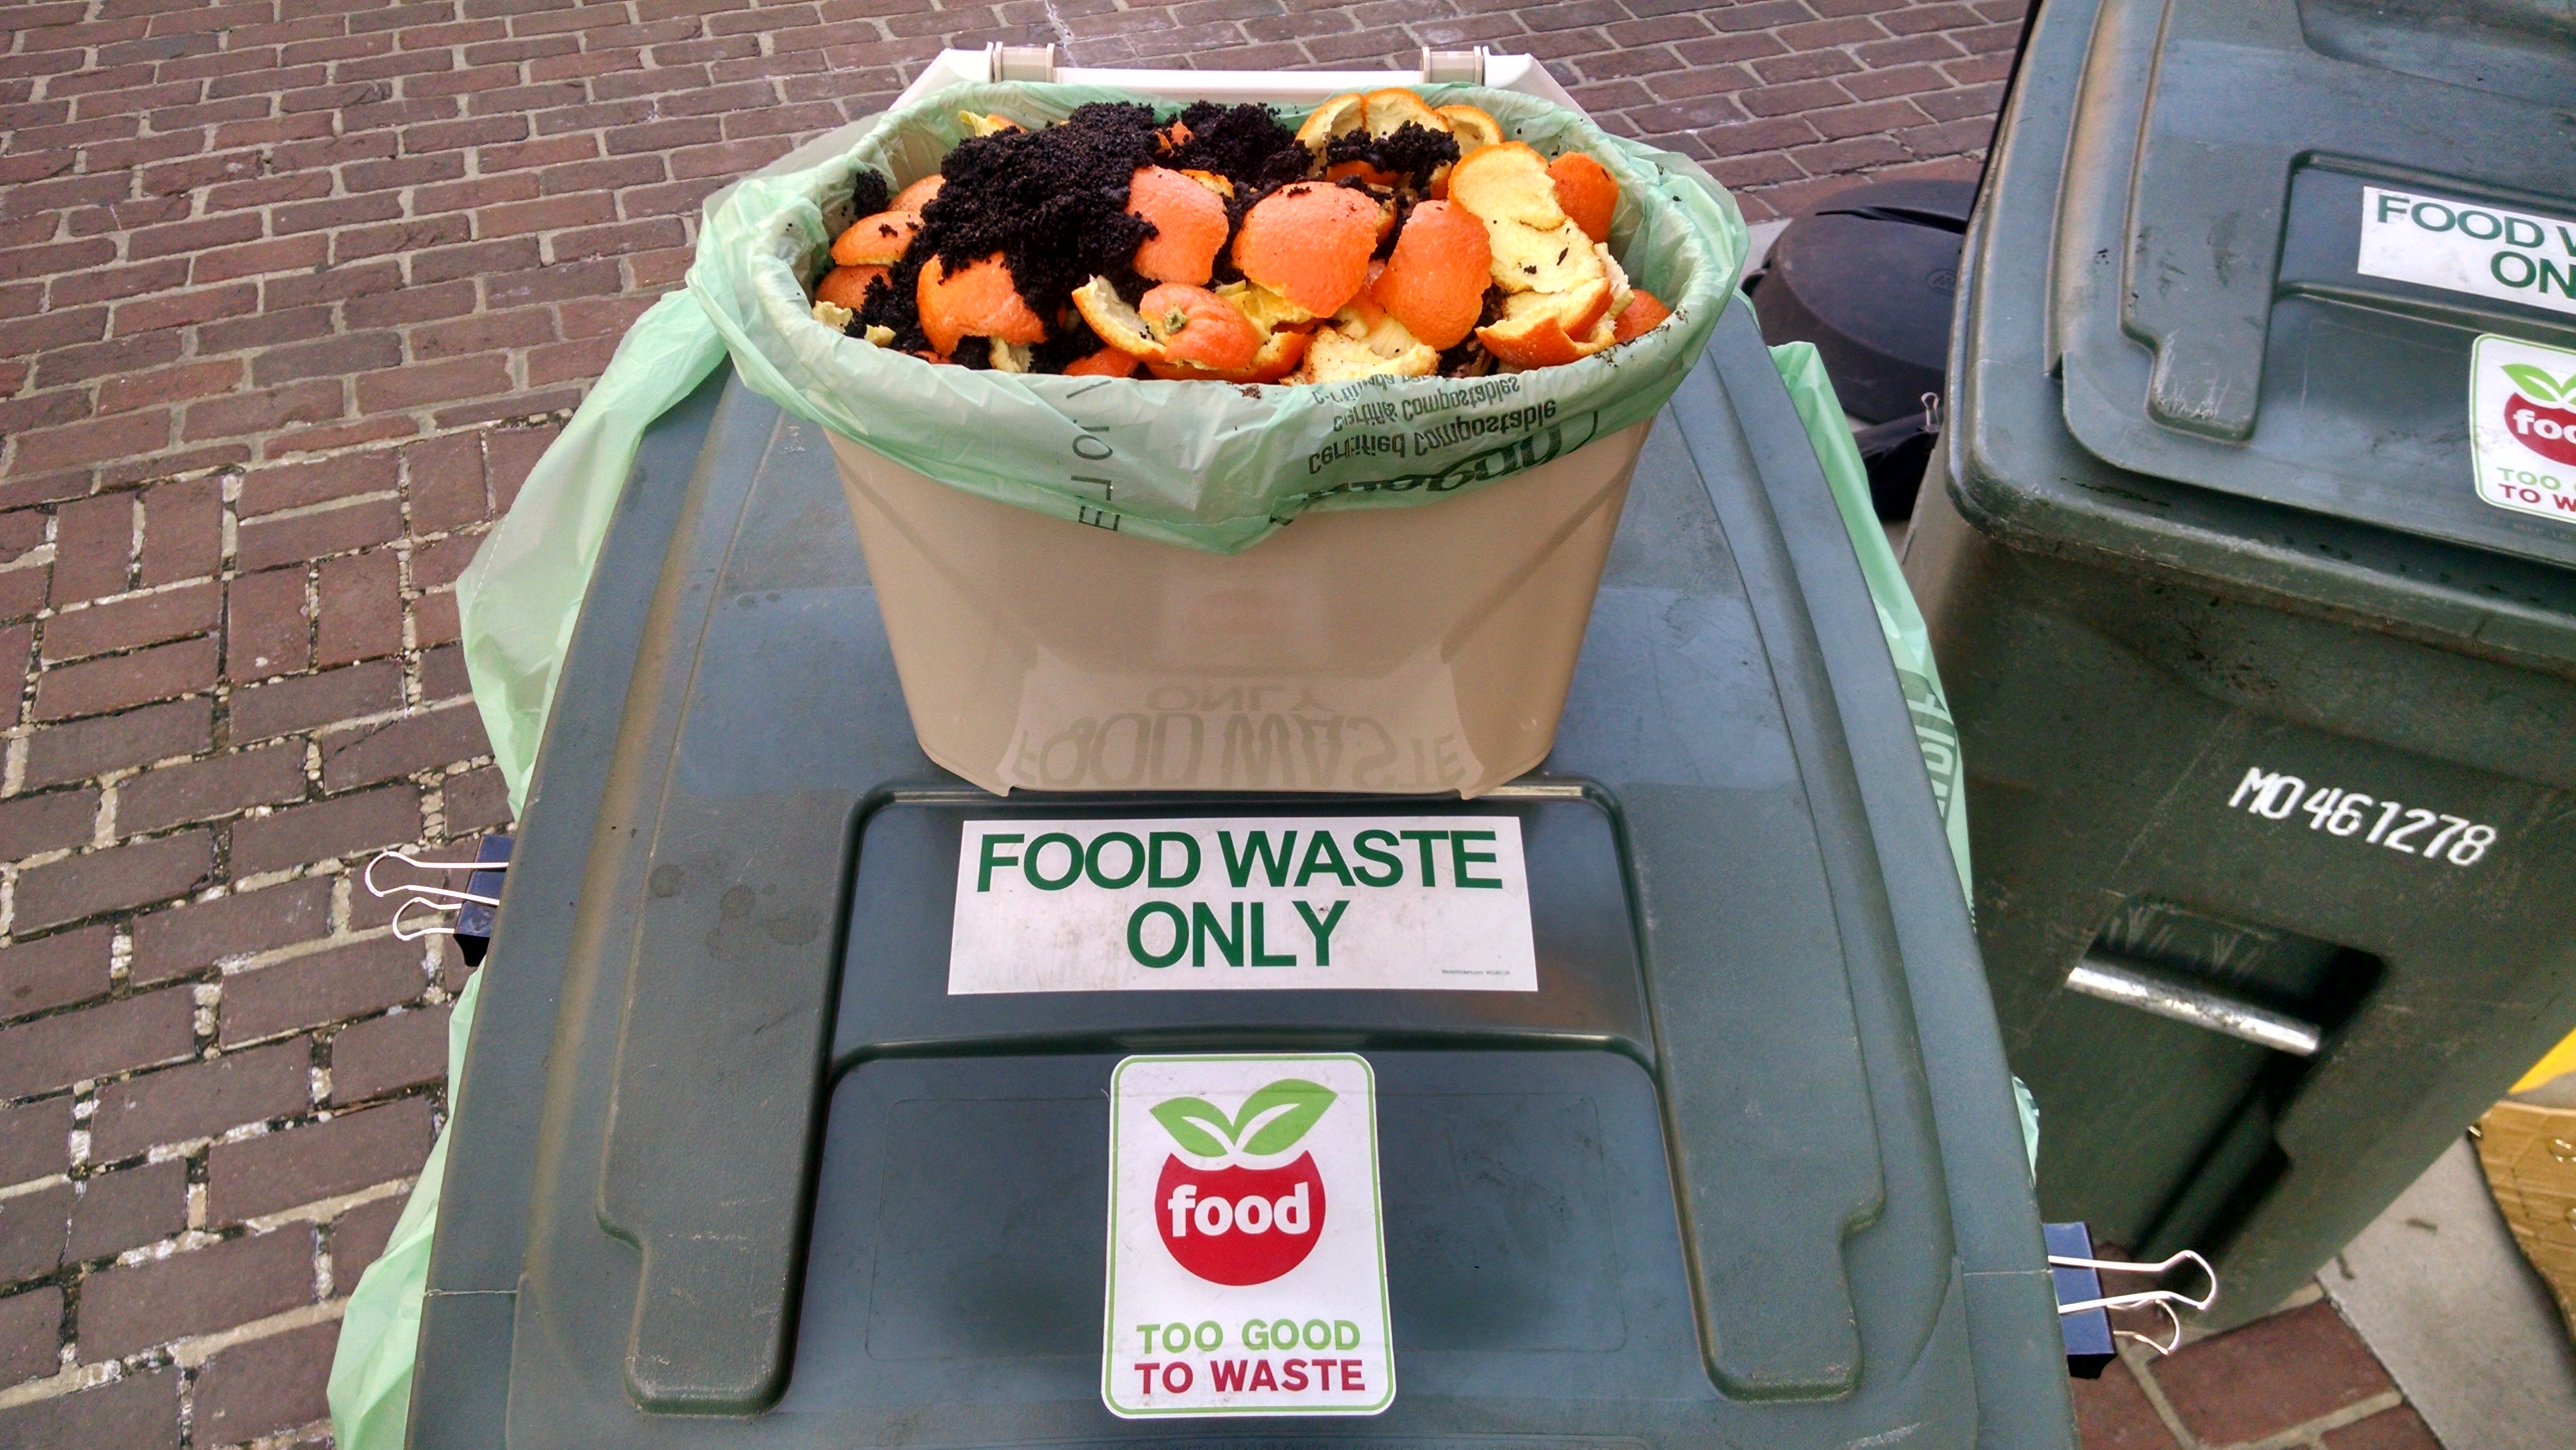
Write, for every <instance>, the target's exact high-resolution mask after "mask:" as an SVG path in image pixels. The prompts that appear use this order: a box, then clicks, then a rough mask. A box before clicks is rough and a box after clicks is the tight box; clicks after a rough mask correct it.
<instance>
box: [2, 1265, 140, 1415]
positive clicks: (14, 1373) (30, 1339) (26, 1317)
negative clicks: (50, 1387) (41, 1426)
mask: <svg viewBox="0 0 2576 1450" xmlns="http://www.w3.org/2000/svg"><path fill="white" fill-rule="evenodd" d="M62 1333H63V1291H62V1290H60V1289H57V1288H55V1287H53V1286H52V1285H50V1284H48V1285H45V1286H43V1287H41V1288H37V1289H30V1290H28V1291H27V1292H25V1293H23V1294H18V1295H16V1296H14V1297H11V1298H7V1299H0V1385H14V1384H16V1383H18V1382H19V1381H21V1380H30V1379H37V1378H40V1377H42V1376H44V1375H48V1374H51V1373H53V1372H54V1368H55V1366H56V1365H58V1364H60V1363H61V1362H62V1361H61V1345H62ZM176 1408H177V1406H176V1405H175V1404H174V1405H173V1406H172V1409H173V1410H174V1411H175V1410H176ZM173 1419H174V1421H175V1419H176V1416H175V1414H174V1415H173ZM8 1423H9V1420H8V1418H7V1416H6V1415H5V1414H0V1425H7V1424H8ZM174 1428H175V1425H174ZM11 1433H12V1434H20V1433H28V1422H26V1421H23V1420H22V1421H20V1422H19V1423H18V1425H17V1427H16V1428H15V1429H13V1430H12V1431H11ZM174 1438H175V1437H174ZM30 1443H33V1440H32V1436H31V1439H30ZM55 1443H56V1444H67V1443H72V1442H68V1441H63V1440H59V1439H58V1440H57V1441H56V1442H55Z"/></svg>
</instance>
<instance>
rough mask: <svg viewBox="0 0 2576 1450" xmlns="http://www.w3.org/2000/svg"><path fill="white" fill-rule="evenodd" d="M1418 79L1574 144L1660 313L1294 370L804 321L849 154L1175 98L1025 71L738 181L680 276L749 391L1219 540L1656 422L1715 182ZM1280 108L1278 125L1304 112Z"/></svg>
mask: <svg viewBox="0 0 2576 1450" xmlns="http://www.w3.org/2000/svg"><path fill="white" fill-rule="evenodd" d="M1414 90H1415V91H1416V92H1417V93H1418V94H1420V95H1421V96H1422V98H1423V99H1424V100H1426V101H1428V102H1429V103H1431V104H1432V105H1434V106H1442V105H1460V104H1464V105H1474V106H1481V107H1483V108H1484V109H1485V110H1486V111H1487V112H1489V113H1491V114H1492V116H1493V117H1494V119H1495V121H1496V122H1497V123H1498V124H1500V125H1501V127H1502V128H1503V132H1504V134H1505V135H1506V136H1507V137H1509V138H1511V139H1513V140H1520V141H1526V142H1528V143H1530V144H1531V145H1532V146H1534V147H1536V148H1537V149H1538V150H1539V151H1540V152H1541V153H1542V154H1545V155H1549V156H1553V155H1556V154H1558V153H1560V152H1563V151H1567V150H1581V151H1584V152H1586V153H1589V154H1590V155H1592V156H1593V157H1595V158H1597V159H1599V160H1600V162H1601V163H1602V164H1603V165H1604V166H1606V167H1608V168H1609V170H1610V172H1611V174H1612V175H1613V176H1615V177H1616V178H1617V179H1618V181H1619V188H1620V199H1619V209H1618V212H1617V215H1616V216H1615V218H1614V219H1613V220H1612V222H1611V229H1610V250H1611V253H1612V255H1614V256H1616V257H1618V258H1619V259H1620V260H1621V262H1622V264H1623V265H1624V266H1625V268H1626V269H1627V271H1628V274H1629V276H1630V278H1631V280H1633V281H1634V282H1635V284H1636V285H1638V286H1640V287H1643V288H1645V289H1646V290H1647V291H1649V292H1652V293H1654V294H1655V296H1656V297H1658V298H1660V299H1662V300H1663V301H1664V303H1665V304H1666V305H1668V306H1670V307H1671V308H1672V309H1673V317H1672V320H1671V321H1669V322H1667V323H1665V324H1664V325H1663V326H1662V327H1660V328H1658V329H1656V330H1655V331H1654V332H1651V333H1649V334H1647V335H1646V336H1645V337H1642V338H1639V339H1637V340H1636V341H1634V342H1631V343H1627V344H1625V345H1623V346H1619V347H1615V348H1612V349H1610V350H1608V351H1607V352H1603V353H1600V354H1598V355H1596V356H1593V357H1589V358H1586V359H1584V360H1582V361H1580V362H1575V363H1569V364H1567V365H1565V366H1563V367H1553V368H1544V369H1538V370H1534V371H1531V372H1524V373H1498V374H1495V375H1492V376H1489V377H1482V378H1394V377H1374V378H1365V379H1361V380H1359V381H1356V382H1349V383H1338V384H1329V385H1319V386H1302V387H1290V386H1285V385H1272V386H1268V387H1236V386H1228V385H1224V384H1218V383H1207V382H1161V381H1157V380H1152V379H1142V380H1138V379H1101V378H1088V377H1070V378H1069V377H1054V376H1045V375H1029V374H1015V373H1000V372H982V371H976V370H972V369H968V368H958V367H938V366H933V365H931V364H927V363H924V362H923V361H921V360H920V359H919V358H915V357H912V356H910V355H909V354H906V353H901V352H896V351H894V350H892V349H888V348H880V347H875V346H871V345H870V344H868V343H866V342H864V341H860V340H858V339H855V338H849V337H844V336H842V335H841V333H840V332H839V331H837V330H835V329H833V328H830V327H826V326H825V325H823V324H822V323H819V322H816V321H815V320H814V319H813V316H812V311H813V303H812V300H811V288H812V285H813V283H814V281H815V280H816V279H817V278H818V277H819V276H820V275H821V274H822V272H823V271H824V270H825V269H826V268H827V266H828V262H827V260H826V257H827V253H828V249H829V248H830V246H831V242H832V238H833V237H834V236H835V235H836V234H837V233H838V231H839V230H840V229H841V228H843V227H846V226H847V225H848V224H849V223H850V222H851V221H852V220H854V218H853V217H852V216H851V215H850V182H851V178H852V176H853V175H854V174H855V173H856V172H857V171H858V169H859V168H860V167H862V166H867V167H873V168H875V169H876V170H877V171H879V172H881V173H883V174H884V175H885V176H886V177H887V178H888V179H889V180H890V181H892V182H893V183H894V184H895V185H896V186H898V187H901V186H903V185H905V184H907V183H909V182H912V181H914V180H917V179H919V178H921V177H924V176H927V175H930V174H931V173H932V172H934V171H936V170H938V169H939V163H940V161H941V159H942V158H944V157H945V156H946V155H947V154H948V152H949V150H950V149H951V148H953V147H954V146H955V145H956V144H957V143H958V142H959V141H961V140H963V139H964V138H965V136H966V131H965V128H964V125H963V123H961V122H960V121H959V120H958V112H960V111H961V110H962V111H975V112H998V113H1000V114H1002V115H1004V116H1007V117H1009V118H1011V119H1013V120H1015V121H1019V122H1021V123H1023V124H1026V125H1029V126H1032V127H1036V126H1043V125H1046V124H1048V123H1051V122H1054V121H1059V120H1062V119H1063V118H1064V117H1066V116H1068V115H1070V114H1072V112H1073V110H1074V108H1075V107H1077V106H1081V105H1086V104H1089V103H1091V102H1094V101H1139V102H1143V103H1145V104H1148V105H1152V106H1154V107H1155V109H1156V111H1157V112H1158V113H1162V114H1169V113H1174V112H1177V111H1178V110H1179V109H1180V108H1179V107H1178V106H1177V105H1175V104H1173V103H1171V102H1153V101H1147V100H1146V99H1145V98H1144V97H1141V96H1137V95H1134V94H1132V93H1130V92H1126V91H1122V90H1117V89H1114V88H1111V87H1106V86H1088V85H1083V86H1077V85H1054V84H1037V83H992V84H985V85H965V86H952V87H950V88H948V89H946V90H943V91H940V92H938V93H936V94H934V95H932V96H930V97H929V98H927V99H925V100H922V101H920V102H917V103H915V104H913V105H911V106H907V107H904V108H903V109H900V110H897V111H892V112H889V113H887V115H886V117H885V119H884V121H883V123H882V124H880V125H879V126H877V127H876V129H875V130H873V131H872V132H870V133H869V134H868V136H867V137H866V138H865V139H864V140H862V141H860V142H859V143H858V144H857V145H856V146H855V147H853V148H851V149H850V150H849V151H848V152H847V153H845V154H843V155H841V156H838V157H835V158H833V159H831V160H829V161H826V162H824V163H823V164H821V165H818V166H814V167H810V168H808V169H805V170H801V171H795V172H788V173H783V174H779V175H772V176H759V177H754V178H752V179H750V180H748V181H745V182H744V183H743V184H742V185H741V186H740V187H738V188H736V189H735V190H734V192H733V193H732V195H730V196H729V197H727V198H726V199H725V200H724V202H723V203H722V204H721V205H719V206H715V207H712V208H710V209H709V211H708V214H707V219H706V224H705V226H704V228H703V229H702V230H701V231H700V232H699V235H698V257H697V263H696V265H694V266H692V267H691V268H690V269H689V291H690V292H691V293H692V294H693V295H695V296H696V297H697V298H698V300H699V301H700V302H701V303H702V304H704V306H705V307H706V310H707V315H708V316H709V317H710V318H711V319H713V321H714V323H715V325H716V329H717V330H718V331H719V332H721V333H723V334H724V340H725V346H726V348H727V350H728V351H730V352H731V353H732V354H733V363H734V368H735V371H736V372H737V373H739V374H740V375H741V377H742V380H743V382H744V384H745V385H747V386H748V387H750V388H751V389H752V390H753V391H754V392H757V393H759V394H760V395H761V396H763V397H765V398H768V399H769V400H770V401H772V402H775V403H777V404H778V405H779V406H780V407H782V408H785V409H786V410H787V411H789V412H791V413H794V414H796V415H797V416H799V417H801V418H805V419H808V420H810V421H812V422H814V423H818V424H820V425H822V426H823V427H825V428H828V429H830V430H831V431H833V432H835V433H838V434H840V435H842V436H843V437H846V438H849V439H852V440H854V441H856V442H858V443H861V444H863V445H865V446H866V447H868V448H870V449H873V450H875V451H876V452H878V453H880V454H883V455H884V456H885V457H887V458H889V459H891V460H893V461H894V462H896V463H899V464H902V465H903V466H905V467H907V468H910V469H913V470H915V471H916V472H919V473H923V474H926V475H928V476H929V477H931V478H935V479H937V480H939V481H940V482H942V483H945V484H948V485H950V486H952V487H955V488H960V489H964V490H965V491H967V492H969V493H973V494H977V495H980V496H982V497H984V498H989V499H993V500H995V501H997V502H1000V503H1007V504H1012V505H1015V506H1017V507H1020V508H1025V509H1031V510H1034V511H1036V512H1039V513H1045V514H1053V515H1055V516H1056V517H1058V518H1063V519H1072V520H1078V521H1080V522H1084V523H1092V524H1098V525H1101V526H1103V527H1114V528H1116V529H1117V530H1119V531H1120V532H1121V533H1126V534H1132V535H1136V536H1139V537H1143V538H1147V539H1153V540H1157V541H1159V542H1162V543H1167V544H1178V545H1181V546H1184V547H1187V548H1193V549H1205V550H1209V551H1212V552H1215V553H1222V554H1231V553H1237V552H1240V551H1242V550H1244V549H1247V548H1250V547H1251V546H1253V545H1254V544H1257V543H1259V542H1260V541H1261V540H1263V539H1265V538H1267V537H1269V536H1270V535H1271V534H1272V533H1274V532H1276V531H1277V530H1278V529H1279V528H1280V527H1281V526H1282V525H1284V524H1286V523H1287V522H1288V521H1289V520H1291V519H1294V518H1295V517H1296V516H1297V515H1299V514H1301V513H1304V512H1306V511H1307V510H1309V509H1318V508H1402V507H1410V506H1414V505H1419V504H1427V503H1436V502H1438V501H1439V500H1440V499H1441V498H1443V497H1446V496H1448V495H1450V494H1452V493H1457V492H1461V491H1464V490H1467V489H1471V488H1475V487H1478V486H1481V485H1483V484H1487V483H1491V482H1494V481H1495V480H1497V479H1501V478H1505V477H1508V476H1510V475H1511V474H1513V473H1516V472H1518V471H1520V470H1521V469H1524V468H1529V467H1534V466H1536V465H1537V464H1540V463H1544V462H1547V461H1548V460H1549V459H1551V458H1554V457H1557V456H1559V455H1561V454H1565V453H1570V452H1572V451H1574V450H1575V449H1577V448H1580V447H1582V446H1583V445H1584V444H1585V443H1588V442H1590V441H1591V440H1593V439H1595V438H1602V437H1607V436H1608V435H1610V434H1612V433H1615V432H1617V431H1618V430H1620V429H1622V428H1625V427H1627V426H1629V425H1630V424H1632V423H1642V422H1644V421H1646V420H1647V419H1649V418H1651V417H1653V416H1654V415H1655V411H1656V410H1657V409H1659V408H1661V407H1662V406H1663V405H1664V400H1665V399H1666V398H1668V397H1670V396H1671V395H1672V392H1673V389H1674V388H1676V387H1678V386H1679V385H1680V383H1681V379H1682V375H1683V374H1684V373H1686V372H1688V371H1689V369H1690V366H1691V364H1692V363H1694V362H1697V361H1698V360H1699V355H1700V353H1701V351H1702V350H1703V349H1704V348H1706V346H1707V345H1708V338H1709V333H1710V330H1711V329H1713V328H1714V327H1715V326H1716V325H1717V319H1718V315H1719V314H1720V313H1721V312H1723V311H1724V310H1725V308H1726V304H1727V300H1728V298H1729V297H1731V296H1732V295H1733V293H1734V291H1735V283H1736V278H1737V276H1738V274H1739V273H1740V272H1741V271H1742V270H1743V264H1744V254H1745V231H1744V220H1743V218H1742V216H1741V215H1739V214H1738V213H1737V211H1736V209H1735V203H1734V201H1733V199H1732V198H1730V197H1728V196H1727V194H1726V192H1725V191H1724V189H1723V188H1721V187H1719V186H1718V185H1717V183H1716V182H1714V181H1712V180H1710V179H1709V178H1708V175H1707V173H1705V172H1703V171H1701V170H1700V169H1699V167H1698V166H1697V165H1696V164H1695V163H1693V162H1691V161H1689V160H1687V159H1686V158H1683V157H1680V156H1676V155H1674V154H1672V153H1670V152H1665V151H1657V150H1655V149H1653V148H1652V147H1648V146H1643V145H1640V144H1638V143H1636V142H1634V141H1629V140H1625V139H1623V138H1620V137H1616V136H1612V135H1610V134H1608V133H1607V132H1604V131H1602V130H1601V129H1600V128H1599V127H1597V126H1595V125H1593V124H1592V123H1591V121H1589V120H1587V119H1586V118H1584V117H1583V116H1581V115H1579V114H1577V113H1575V112H1572V111H1568V110H1566V109H1565V108H1564V107H1562V106H1558V105H1555V104H1553V103H1551V102H1547V101H1542V100H1539V99H1537V98H1536V97H1532V96H1524V95H1520V94H1517V93H1514V92H1510V91H1496V90H1488V89H1486V88H1484V87H1482V86H1418V87H1414ZM1281 114H1282V115H1283V117H1284V118H1285V119H1287V121H1288V123H1289V124H1291V125H1294V124H1296V123H1297V121H1298V120H1299V119H1302V115H1303V113H1302V112H1298V111H1294V110H1283V111H1282V113H1281Z"/></svg>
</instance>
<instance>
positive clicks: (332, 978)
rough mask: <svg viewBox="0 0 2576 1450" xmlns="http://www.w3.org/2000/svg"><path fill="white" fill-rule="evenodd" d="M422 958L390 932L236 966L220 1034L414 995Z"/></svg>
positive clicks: (237, 1038)
mask: <svg viewBox="0 0 2576 1450" xmlns="http://www.w3.org/2000/svg"><path fill="white" fill-rule="evenodd" d="M426 961H427V949H426V948H424V947H423V946H422V945H421V944H420V943H418V942H406V941H399V940H397V939H395V938H393V937H389V936H388V937H377V938H374V939H371V940H368V941H363V942H358V943H355V944H353V945H350V946H345V947H334V948H331V949H330V950H327V951H321V952H316V953H313V954H312V955H309V956H301V957H296V958H294V959H292V960H289V961H283V962H277V963H273V964H271V965H269V966H265V967H261V968H258V969H256V970H253V971H247V972H236V973H234V974H233V975H231V976H229V977H226V978H225V979H224V999H223V1005H222V1007H221V1009H220V1012H219V1017H220V1020H221V1023H222V1035H223V1040H224V1042H225V1043H226V1044H231V1043H235V1042H249V1041H253V1040H256V1039H258V1038H263V1037H273V1036H275V1035H277V1034H278V1033H281V1032H287V1031H292V1030H295V1029H297V1028H303V1027H313V1026H318V1025H320V1024H322V1023H325V1022H333V1021H337V1020H339V1019H341V1018H344V1017H352V1016H356V1015H358V1014H360V1013H366V1012H380V1011H382V1010H384V1009H385V1008H387V1007H397V1006H401V1005H403V1004H405V1003H408V1002H413V1001H417V1000H418V999H419V997H420V994H421V993H422V992H423V991H425V990H427V989H428V986H429V975H428V968H427V966H426V965H425V963H426ZM47 1020H51V1019H47Z"/></svg>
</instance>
